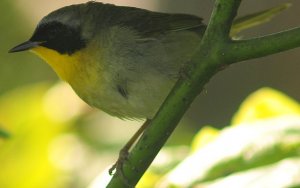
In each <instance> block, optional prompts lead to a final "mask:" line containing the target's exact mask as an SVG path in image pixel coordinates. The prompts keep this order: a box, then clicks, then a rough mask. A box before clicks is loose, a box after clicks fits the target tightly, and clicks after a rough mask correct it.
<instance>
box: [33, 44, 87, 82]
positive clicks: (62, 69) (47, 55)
mask: <svg viewBox="0 0 300 188" xmlns="http://www.w3.org/2000/svg"><path fill="white" fill-rule="evenodd" d="M31 51H32V52H33V53H35V54H37V55H38V56H39V57H41V58H42V59H43V60H44V61H46V62H47V63H48V64H49V65H50V66H51V67H52V68H53V70H54V71H55V72H56V73H57V74H58V76H59V77H60V78H61V79H63V80H65V81H67V82H70V81H72V78H74V76H76V74H77V73H78V72H76V70H77V67H78V66H80V60H81V59H82V55H81V54H82V53H80V52H76V53H74V54H72V55H68V54H60V53H58V52H56V51H55V50H52V49H49V48H45V47H42V46H38V47H36V48H33V49H32V50H31Z"/></svg>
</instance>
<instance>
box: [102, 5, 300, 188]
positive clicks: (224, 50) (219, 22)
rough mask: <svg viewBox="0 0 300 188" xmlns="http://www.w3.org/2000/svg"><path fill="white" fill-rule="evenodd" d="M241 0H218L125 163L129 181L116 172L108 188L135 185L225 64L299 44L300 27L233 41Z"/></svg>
mask: <svg viewBox="0 0 300 188" xmlns="http://www.w3.org/2000/svg"><path fill="white" fill-rule="evenodd" d="M240 2H241V0H216V2H215V7H214V10H213V13H212V16H211V19H210V21H209V24H208V27H207V29H206V31H205V33H204V35H203V38H202V40H201V43H200V45H199V47H198V49H197V52H196V53H195V55H194V57H193V58H192V59H191V61H190V62H189V63H188V64H187V67H186V68H184V70H182V72H181V78H179V80H178V81H177V83H176V85H175V86H174V88H173V90H172V91H171V93H170V94H169V96H168V97H167V99H166V100H165V102H164V104H163V105H162V107H161V108H160V109H159V111H158V113H157V114H156V116H155V117H154V119H153V120H152V122H151V124H150V125H149V126H148V127H147V129H146V130H145V131H144V134H143V135H142V137H141V138H140V140H139V141H138V143H137V144H136V145H135V147H134V148H133V149H132V151H131V152H130V154H129V156H128V161H126V162H125V163H124V165H123V172H124V176H125V178H126V180H124V177H122V176H121V175H120V174H115V175H114V176H113V177H112V179H111V181H110V183H109V184H108V186H107V187H112V188H115V187H134V186H135V185H136V184H137V182H138V181H139V179H140V178H141V177H142V175H143V174H144V172H145V171H146V170H147V168H148V167H149V165H150V164H151V162H152V161H153V159H154V158H155V156H156V155H157V153H158V152H159V150H160V149H161V148H162V146H163V145H164V144H165V142H166V141H167V139H168V137H169V136H170V135H171V133H172V132H173V130H174V129H175V127H176V125H177V124H178V122H179V121H180V119H181V117H182V116H183V115H184V113H185V112H186V110H187V109H188V108H189V106H190V104H191V103H192V102H193V100H194V99H195V98H196V96H197V95H198V94H199V93H200V92H201V90H202V88H203V87H204V85H205V84H206V83H207V82H208V81H209V79H210V78H211V77H212V76H213V75H214V74H215V73H217V72H218V71H219V70H220V69H222V68H223V67H225V66H226V65H229V64H232V63H236V62H238V61H242V60H246V59H251V58H257V57H262V56H265V55H269V54H273V53H276V52H280V51H283V50H288V49H291V48H295V47H298V46H300V28H297V29H293V30H290V31H285V32H282V33H277V34H273V35H269V36H264V37H260V38H255V39H250V40H241V41H233V40H231V39H230V37H229V32H230V28H231V25H232V21H233V19H234V17H235V15H236V12H237V9H238V7H239V5H240Z"/></svg>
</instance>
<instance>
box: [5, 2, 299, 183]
mask: <svg viewBox="0 0 300 188" xmlns="http://www.w3.org/2000/svg"><path fill="white" fill-rule="evenodd" d="M83 2H86V1H82V0H68V1H59V0H52V1H46V0H39V1H37V0H1V1H0V28H1V30H0V127H1V128H3V129H5V130H7V131H8V132H9V133H10V134H11V137H10V138H9V139H7V140H1V142H0V147H1V149H0V163H1V170H0V187H7V188H10V187H11V188H16V187H24V188H25V187H31V188H32V187H37V188H38V187H63V188H65V187H72V188H76V187H78V188H79V187H85V186H86V185H88V184H89V183H90V182H91V181H92V180H93V179H94V177H95V176H96V175H97V174H99V173H100V172H101V171H102V170H103V169H105V168H107V167H108V166H109V164H112V163H113V161H114V160H115V159H116V158H117V156H118V149H119V148H120V147H121V146H122V145H123V144H124V143H125V142H126V140H127V139H128V138H129V137H130V136H131V135H132V134H133V132H134V131H135V130H136V129H137V128H138V125H139V124H141V123H142V122H130V121H125V122H124V121H122V120H119V119H117V118H114V117H110V116H108V115H106V114H105V113H103V112H101V111H99V110H95V109H92V108H90V107H88V106H87V105H85V104H84V103H83V102H81V100H80V99H78V97H76V95H74V93H73V91H72V90H71V89H70V87H68V86H67V85H65V84H63V83H61V82H60V81H59V80H58V78H57V76H56V75H55V74H54V72H53V71H52V70H51V69H50V67H49V66H48V65H47V64H45V63H44V62H42V60H40V59H39V58H38V57H36V56H34V55H33V54H31V53H29V52H24V53H17V54H8V53H7V51H8V50H9V49H10V48H11V47H13V46H15V45H16V44H18V43H20V42H23V41H25V40H26V39H28V38H29V37H30V36H31V34H32V31H33V30H34V27H35V26H36V24H37V23H38V21H39V20H40V19H41V18H42V17H43V16H45V15H46V14H47V13H49V12H51V11H53V10H55V9H57V8H59V7H62V6H66V5H70V4H74V3H83ZM102 2H108V3H113V4H118V5H129V6H136V7H141V8H146V9H150V10H154V11H161V12H169V13H188V14H194V15H198V16H200V17H202V18H204V22H205V23H207V21H208V18H209V16H210V13H211V10H212V7H213V1H211V0H189V1H181V0H164V1H159V0H151V1H149V0H148V1H140V0H130V1H125V0H122V1H121V0H119V1H117V0H115V1H102ZM286 2H291V3H292V4H293V6H292V7H291V8H290V9H288V10H287V11H284V12H283V13H282V14H280V16H277V17H275V18H274V19H273V20H272V21H271V22H269V23H266V24H264V25H262V26H259V27H255V28H252V29H249V30H247V31H245V32H243V33H241V36H242V37H244V38H250V37H255V36H261V35H265V34H270V33H274V32H279V31H282V30H285V29H289V28H293V27H296V26H299V19H298V17H299V11H300V2H299V1H291V0H264V1H261V0H244V1H243V2H242V5H241V7H240V10H239V15H240V16H242V15H246V14H250V13H253V12H257V11H260V10H265V9H268V8H270V7H273V6H276V5H279V4H282V3H286ZM299 59H300V49H299V48H298V49H293V50H289V51H287V52H282V53H278V54H275V55H272V56H268V57H264V58H259V59H254V60H249V61H247V62H243V63H238V64H235V65H232V66H230V67H229V68H227V69H225V70H223V71H221V72H219V73H218V74H217V75H216V76H215V77H214V78H213V79H212V80H211V81H210V82H209V83H208V84H207V85H206V87H205V90H204V91H203V92H202V93H201V94H199V97H198V98H197V99H196V100H195V101H194V103H193V104H192V106H191V107H190V109H189V111H188V112H187V113H186V115H185V116H184V119H183V120H182V123H181V125H180V126H179V127H178V128H177V130H176V131H175V133H174V135H173V136H172V137H171V139H170V141H169V143H168V144H169V145H175V144H182V145H184V144H189V143H190V141H191V140H192V138H193V135H194V133H195V132H196V131H197V130H199V129H200V128H201V127H202V126H203V125H213V126H215V127H224V126H226V125H228V124H229V123H230V120H231V117H232V115H233V114H234V112H235V111H236V110H237V109H238V107H239V104H240V103H241V102H242V101H243V99H244V98H245V97H246V96H247V95H248V94H249V93H251V92H253V91H255V90H257V89H259V88H261V87H264V86H268V87H273V88H275V89H278V90H281V91H284V92H285V93H286V94H288V95H289V96H291V97H293V98H294V99H296V100H298V101H299V100H300V87H299V80H300V74H299V71H300V63H299ZM50 182H51V183H50ZM21 185H22V186H21Z"/></svg>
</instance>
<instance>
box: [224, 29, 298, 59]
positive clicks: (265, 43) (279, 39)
mask: <svg viewBox="0 0 300 188" xmlns="http://www.w3.org/2000/svg"><path fill="white" fill-rule="evenodd" d="M299 44H300V28H299V27H298V28H295V29H291V30H287V31H283V32H279V33H275V34H271V35H267V36H263V37H258V38H254V39H249V40H237V41H232V44H230V45H229V46H228V47H229V48H228V49H227V50H228V54H227V55H228V57H227V58H228V59H231V60H233V62H239V61H243V60H247V59H253V58H258V57H263V56H267V55H270V54H274V53H278V52H282V51H285V50H289V49H292V48H296V47H299Z"/></svg>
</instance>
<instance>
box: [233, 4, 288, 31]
mask: <svg viewBox="0 0 300 188" xmlns="http://www.w3.org/2000/svg"><path fill="white" fill-rule="evenodd" d="M290 6H291V4H290V3H285V4H282V5H279V6H276V7H273V8H270V9H267V10H264V11H260V12H256V13H253V14H249V15H246V16H243V17H240V18H237V19H235V20H234V22H233V24H232V27H231V31H230V36H232V37H235V36H237V34H238V33H239V32H241V31H243V30H246V29H248V28H251V27H255V26H258V25H261V24H264V23H266V22H268V21H270V20H271V19H272V18H273V17H274V16H277V15H278V14H280V13H281V12H282V11H284V10H286V9H287V8H289V7H290Z"/></svg>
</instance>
